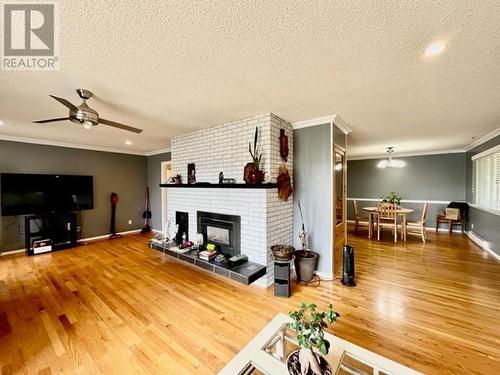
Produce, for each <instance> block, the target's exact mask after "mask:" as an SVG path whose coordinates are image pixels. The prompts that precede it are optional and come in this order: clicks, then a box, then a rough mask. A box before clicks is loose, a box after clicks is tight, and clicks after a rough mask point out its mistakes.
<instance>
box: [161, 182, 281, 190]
mask: <svg viewBox="0 0 500 375" xmlns="http://www.w3.org/2000/svg"><path fill="white" fill-rule="evenodd" d="M160 187H162V188H184V189H207V188H208V189H276V188H277V187H278V185H277V184H274V183H268V184H256V185H250V184H209V183H199V184H160Z"/></svg>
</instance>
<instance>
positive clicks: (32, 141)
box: [0, 134, 170, 156]
mask: <svg viewBox="0 0 500 375" xmlns="http://www.w3.org/2000/svg"><path fill="white" fill-rule="evenodd" d="M0 141H9V142H20V143H29V144H34V145H43V146H54V147H67V148H76V149H79V150H90V151H102V152H112V153H115V154H116V153H117V154H128V155H139V156H153V155H158V154H163V153H165V152H170V148H162V149H159V150H154V151H147V152H141V151H133V150H127V149H122V148H113V147H99V146H90V145H83V144H78V143H66V142H58V141H48V140H45V139H36V138H25V137H16V136H12V135H5V134H0Z"/></svg>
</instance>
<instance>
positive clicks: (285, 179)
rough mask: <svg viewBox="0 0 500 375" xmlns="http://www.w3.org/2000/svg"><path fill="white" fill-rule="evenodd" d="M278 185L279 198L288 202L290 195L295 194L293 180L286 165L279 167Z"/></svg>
mask: <svg viewBox="0 0 500 375" xmlns="http://www.w3.org/2000/svg"><path fill="white" fill-rule="evenodd" d="M276 182H277V184H278V197H279V198H280V199H281V200H282V201H285V202H286V201H287V200H288V198H289V197H290V195H292V193H293V187H292V179H291V178H290V174H289V173H288V169H287V167H286V166H285V165H282V166H280V167H279V173H278V178H277V179H276Z"/></svg>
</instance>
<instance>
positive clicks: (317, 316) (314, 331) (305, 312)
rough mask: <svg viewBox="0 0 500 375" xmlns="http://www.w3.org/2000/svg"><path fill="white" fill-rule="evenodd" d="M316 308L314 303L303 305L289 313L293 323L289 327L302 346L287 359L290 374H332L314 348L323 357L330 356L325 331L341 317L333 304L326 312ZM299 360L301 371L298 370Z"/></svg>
mask: <svg viewBox="0 0 500 375" xmlns="http://www.w3.org/2000/svg"><path fill="white" fill-rule="evenodd" d="M316 307H317V306H316V305H315V304H313V303H309V304H308V303H302V304H301V305H300V306H299V309H298V310H295V311H291V312H290V313H289V316H290V318H292V322H290V323H288V324H287V327H288V328H289V329H291V330H292V331H294V332H295V333H296V334H297V341H298V343H299V346H300V349H299V350H297V351H295V352H293V353H291V354H290V356H289V357H288V358H287V367H288V372H289V373H290V374H293V375H295V374H301V375H306V374H314V375H324V374H329V373H331V369H330V366H329V365H328V363H327V362H326V360H325V359H324V358H323V357H322V356H319V355H318V354H316V353H314V351H313V348H314V347H316V348H317V349H318V351H319V352H320V353H321V354H322V355H327V354H328V352H329V350H330V342H329V341H328V340H326V339H325V333H324V329H325V328H326V327H328V325H330V324H333V322H334V321H336V320H337V318H338V317H339V316H340V315H339V314H338V313H337V312H335V311H333V306H332V305H331V304H330V305H328V308H327V309H326V311H324V312H318V311H316ZM297 359H298V363H299V364H300V369H297ZM298 370H300V372H298Z"/></svg>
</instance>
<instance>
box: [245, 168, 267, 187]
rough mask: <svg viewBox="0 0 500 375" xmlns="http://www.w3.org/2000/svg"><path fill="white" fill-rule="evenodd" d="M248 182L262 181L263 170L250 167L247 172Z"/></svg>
mask: <svg viewBox="0 0 500 375" xmlns="http://www.w3.org/2000/svg"><path fill="white" fill-rule="evenodd" d="M249 180H250V184H252V185H257V184H261V183H262V181H264V172H262V171H261V170H258V169H252V170H251V171H250V174H249Z"/></svg>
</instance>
